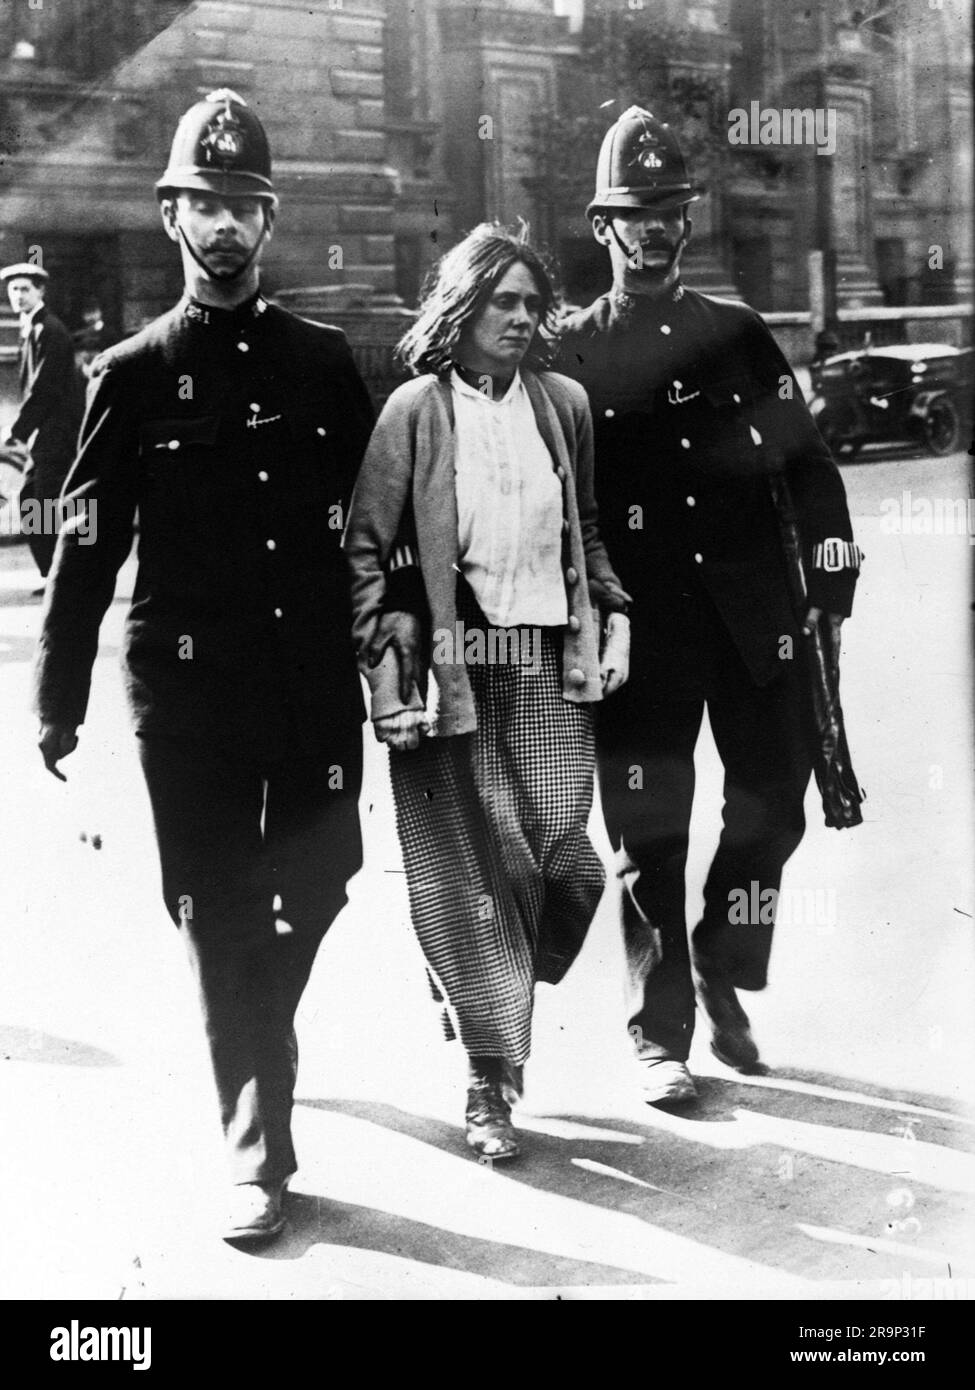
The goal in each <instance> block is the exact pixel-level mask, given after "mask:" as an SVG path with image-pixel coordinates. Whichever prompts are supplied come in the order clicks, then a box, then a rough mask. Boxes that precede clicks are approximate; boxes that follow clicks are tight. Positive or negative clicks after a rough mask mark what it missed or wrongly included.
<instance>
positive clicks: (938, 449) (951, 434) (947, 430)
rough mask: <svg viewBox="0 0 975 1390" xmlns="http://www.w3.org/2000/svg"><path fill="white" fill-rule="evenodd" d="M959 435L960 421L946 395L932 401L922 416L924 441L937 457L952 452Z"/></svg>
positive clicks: (956, 445)
mask: <svg viewBox="0 0 975 1390" xmlns="http://www.w3.org/2000/svg"><path fill="white" fill-rule="evenodd" d="M960 437H961V421H960V420H959V418H958V411H957V410H956V409H955V406H954V402H953V401H950V400H949V399H948V397H947V396H942V397H941V399H940V400H936V401H932V403H931V405H930V406H929V408H928V413H927V415H925V417H924V442H925V443H926V444H927V446H928V448H929V449H930V450H931V452H932V454H935V455H936V456H937V457H938V458H941V457H942V456H943V455H945V454H953V453H954V452H955V450H956V449H957V448H958V441H959V439H960Z"/></svg>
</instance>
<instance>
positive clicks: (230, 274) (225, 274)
mask: <svg viewBox="0 0 975 1390" xmlns="http://www.w3.org/2000/svg"><path fill="white" fill-rule="evenodd" d="M173 223H174V225H175V227H176V231H177V232H178V233H179V236H180V238H181V239H182V242H183V245H184V246H185V247H186V249H187V251H188V252H189V253H190V255H191V256H192V257H193V259H194V261H196V263H197V265H198V266H199V267H200V269H201V270H203V271H205V272H206V273H207V275H209V277H210V279H211V280H219V281H221V282H222V283H223V284H225V285H232V284H233V282H234V281H235V280H239V279H240V277H241V276H242V275H246V274H247V272H248V270H250V268H251V266H252V265H253V264H254V258H255V257H256V256H257V253H258V251H260V249H261V247H262V246H263V244H264V238H265V236H266V235H267V209H266V208H265V210H264V229H263V231H262V232H261V235H260V236H259V237H258V239H257V243H256V245H255V246H254V249H253V251H252V252H251V253H250V255H249V256H248V257H247V259H246V260H245V261H243V262H242V263H241V264H240V265H239V266H238V267H237V269H236V270H225V271H219V270H212V269H211V268H210V266H208V265H207V263H206V261H205V260H204V259H203V257H202V256H201V255H200V253H199V252H198V251H197V249H196V247H195V246H194V245H193V243H192V242H191V241H190V239H189V237H188V236H187V235H186V233H185V232H184V231H183V228H182V226H181V225H180V220H179V214H178V213H177V212H176V211H175V210H174V212H173Z"/></svg>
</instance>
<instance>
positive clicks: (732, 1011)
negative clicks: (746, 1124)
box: [697, 973, 768, 1076]
mask: <svg viewBox="0 0 975 1390" xmlns="http://www.w3.org/2000/svg"><path fill="white" fill-rule="evenodd" d="M697 993H698V998H699V999H700V1001H701V1005H702V1007H703V1009H704V1012H705V1013H706V1014H707V1016H708V1018H709V1019H710V1020H711V1030H712V1031H711V1051H712V1052H713V1053H714V1055H715V1057H717V1059H718V1061H719V1062H724V1064H725V1066H726V1067H732V1068H733V1069H734V1070H735V1071H740V1072H743V1073H744V1074H745V1075H753V1076H754V1075H764V1074H765V1073H766V1072H767V1071H768V1067H766V1066H765V1065H764V1064H763V1063H762V1062H761V1061H760V1060H759V1056H758V1048H757V1046H756V1045H755V1039H754V1038H753V1037H752V1034H751V1028H750V1026H749V1023H748V1015H747V1014H746V1013H745V1010H744V1009H743V1008H742V1007H741V1005H740V1004H739V1002H738V995H737V994H736V993H735V987H734V985H733V984H731V982H730V981H729V980H728V979H727V977H726V976H724V975H720V974H717V973H715V974H711V975H700V976H699V977H698V981H697Z"/></svg>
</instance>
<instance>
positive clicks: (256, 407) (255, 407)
mask: <svg viewBox="0 0 975 1390" xmlns="http://www.w3.org/2000/svg"><path fill="white" fill-rule="evenodd" d="M260 408H261V407H260V406H259V405H258V404H257V401H251V410H253V412H254V414H255V415H256V414H257V412H258V411H259V410H260Z"/></svg>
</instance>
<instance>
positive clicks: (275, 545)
mask: <svg viewBox="0 0 975 1390" xmlns="http://www.w3.org/2000/svg"><path fill="white" fill-rule="evenodd" d="M264 544H265V545H266V546H267V548H268V550H277V548H278V543H277V541H271V540H268V541H265V542H264Z"/></svg>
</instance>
